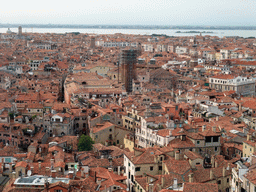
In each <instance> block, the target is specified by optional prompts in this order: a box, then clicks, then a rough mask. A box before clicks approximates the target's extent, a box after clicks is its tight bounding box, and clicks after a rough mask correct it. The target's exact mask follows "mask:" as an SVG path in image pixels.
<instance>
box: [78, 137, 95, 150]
mask: <svg viewBox="0 0 256 192" xmlns="http://www.w3.org/2000/svg"><path fill="white" fill-rule="evenodd" d="M92 144H94V141H93V140H92V138H91V137H90V136H88V135H86V136H85V135H82V136H81V137H80V138H79V141H78V150H79V151H91V150H92Z"/></svg>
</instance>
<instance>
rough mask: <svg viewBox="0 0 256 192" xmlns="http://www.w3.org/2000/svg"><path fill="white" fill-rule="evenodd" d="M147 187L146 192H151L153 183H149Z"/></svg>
mask: <svg viewBox="0 0 256 192" xmlns="http://www.w3.org/2000/svg"><path fill="white" fill-rule="evenodd" d="M148 185H149V186H148V188H149V189H148V192H153V189H154V184H153V183H150V184H148Z"/></svg>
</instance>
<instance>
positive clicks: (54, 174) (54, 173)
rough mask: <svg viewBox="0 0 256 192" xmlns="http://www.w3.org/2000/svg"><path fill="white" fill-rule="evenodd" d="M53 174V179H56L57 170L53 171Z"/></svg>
mask: <svg viewBox="0 0 256 192" xmlns="http://www.w3.org/2000/svg"><path fill="white" fill-rule="evenodd" d="M51 172H52V178H55V177H56V170H51Z"/></svg>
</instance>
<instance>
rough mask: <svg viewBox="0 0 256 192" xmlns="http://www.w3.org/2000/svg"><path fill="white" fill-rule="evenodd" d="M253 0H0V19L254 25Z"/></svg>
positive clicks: (255, 12)
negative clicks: (1, 0) (0, 0)
mask: <svg viewBox="0 0 256 192" xmlns="http://www.w3.org/2000/svg"><path fill="white" fill-rule="evenodd" d="M255 18H256V0H71V1H70V0H69V1H67V0H63V1H59V0H42V1H35V0H33V1H32V0H23V1H22V0H19V1H17V0H12V1H8V0H4V1H3V2H1V6H0V23H21V24H48V23H51V24H131V25H135V24H145V25H150V24H152V25H158V24H159V25H256V20H255Z"/></svg>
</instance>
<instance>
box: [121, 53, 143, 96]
mask: <svg viewBox="0 0 256 192" xmlns="http://www.w3.org/2000/svg"><path fill="white" fill-rule="evenodd" d="M139 55H140V50H139V49H123V50H122V51H121V55H120V67H121V82H122V83H124V85H125V89H126V91H127V93H130V92H132V81H133V80H136V63H137V57H138V56H139ZM118 76H119V74H118Z"/></svg>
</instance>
